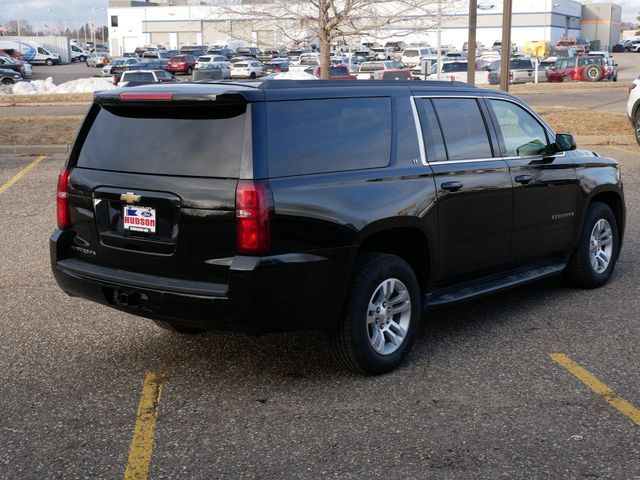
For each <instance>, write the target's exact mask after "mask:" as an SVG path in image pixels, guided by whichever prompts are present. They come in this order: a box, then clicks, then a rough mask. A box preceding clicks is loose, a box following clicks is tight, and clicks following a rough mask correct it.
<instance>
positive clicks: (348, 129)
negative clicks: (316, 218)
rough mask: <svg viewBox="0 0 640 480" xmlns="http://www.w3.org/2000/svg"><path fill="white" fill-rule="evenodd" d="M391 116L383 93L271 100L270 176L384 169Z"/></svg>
mask: <svg viewBox="0 0 640 480" xmlns="http://www.w3.org/2000/svg"><path fill="white" fill-rule="evenodd" d="M391 118H392V113H391V100H390V99H389V98H383V97H381V98H346V99H322V100H299V101H286V102H272V103H269V104H268V105H267V121H268V132H269V138H268V145H269V147H268V150H269V176H271V177H282V176H290V175H307V174H314V173H324V172H338V171H346V170H360V169H367V168H377V167H384V166H386V165H388V164H389V160H390V157H391V130H392V129H391Z"/></svg>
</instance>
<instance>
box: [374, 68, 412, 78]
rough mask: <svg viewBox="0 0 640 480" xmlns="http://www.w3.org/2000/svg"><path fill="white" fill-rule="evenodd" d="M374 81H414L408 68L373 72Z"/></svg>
mask: <svg viewBox="0 0 640 480" xmlns="http://www.w3.org/2000/svg"><path fill="white" fill-rule="evenodd" d="M373 79H374V80H413V76H412V75H411V70H409V69H408V68H393V69H391V70H377V71H375V72H373Z"/></svg>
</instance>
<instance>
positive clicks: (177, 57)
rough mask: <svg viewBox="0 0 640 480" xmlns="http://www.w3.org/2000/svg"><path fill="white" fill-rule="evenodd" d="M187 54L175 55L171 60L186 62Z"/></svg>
mask: <svg viewBox="0 0 640 480" xmlns="http://www.w3.org/2000/svg"><path fill="white" fill-rule="evenodd" d="M186 58H187V57H186V56H184V55H176V56H175V57H171V58H170V59H169V61H170V62H184V61H185V60H186Z"/></svg>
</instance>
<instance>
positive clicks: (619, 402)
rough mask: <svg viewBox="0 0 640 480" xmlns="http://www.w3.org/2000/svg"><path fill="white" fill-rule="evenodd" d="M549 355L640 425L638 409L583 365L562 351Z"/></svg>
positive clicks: (639, 411)
mask: <svg viewBox="0 0 640 480" xmlns="http://www.w3.org/2000/svg"><path fill="white" fill-rule="evenodd" d="M549 356H550V357H551V358H552V359H553V360H554V361H555V362H557V363H559V364H560V365H562V366H563V367H564V368H566V369H567V370H569V372H570V373H572V374H573V375H574V376H575V377H576V378H577V379H578V380H580V381H581V382H582V383H584V384H585V385H586V386H587V387H589V389H591V390H592V391H593V392H595V393H596V394H598V395H599V396H600V397H602V399H603V400H604V401H605V402H607V403H608V404H609V405H611V406H612V407H613V408H615V409H616V410H618V411H619V412H620V413H621V414H623V415H624V416H625V417H627V418H629V419H630V420H631V421H632V422H634V423H635V424H636V425H640V410H638V409H637V408H636V407H634V406H633V405H631V404H630V403H629V402H627V401H626V400H624V399H623V398H620V397H619V396H617V395H616V393H615V392H614V391H613V390H611V388H610V387H609V386H607V385H605V384H604V383H602V382H601V381H600V380H598V379H597V378H596V377H594V376H593V375H592V374H591V373H589V372H588V371H587V370H585V369H584V368H583V367H581V366H580V365H578V364H577V363H576V362H574V361H573V360H571V358H569V356H567V355H565V354H564V353H551V354H549Z"/></svg>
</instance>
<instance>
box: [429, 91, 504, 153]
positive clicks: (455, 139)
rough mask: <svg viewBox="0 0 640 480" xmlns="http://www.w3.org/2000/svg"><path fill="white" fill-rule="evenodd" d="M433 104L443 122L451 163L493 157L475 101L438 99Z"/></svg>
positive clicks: (442, 126) (443, 132) (470, 99)
mask: <svg viewBox="0 0 640 480" xmlns="http://www.w3.org/2000/svg"><path fill="white" fill-rule="evenodd" d="M433 105H434V107H435V109H436V113H437V115H438V120H439V121H440V126H441V128H442V135H443V137H444V141H445V145H446V148H447V155H448V158H449V160H472V159H476V158H491V157H492V156H493V155H492V152H491V146H490V144H489V137H488V135H487V128H486V126H485V124H484V119H483V117H482V114H481V113H480V108H479V107H478V102H477V101H476V100H475V99H473V98H438V99H434V100H433Z"/></svg>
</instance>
